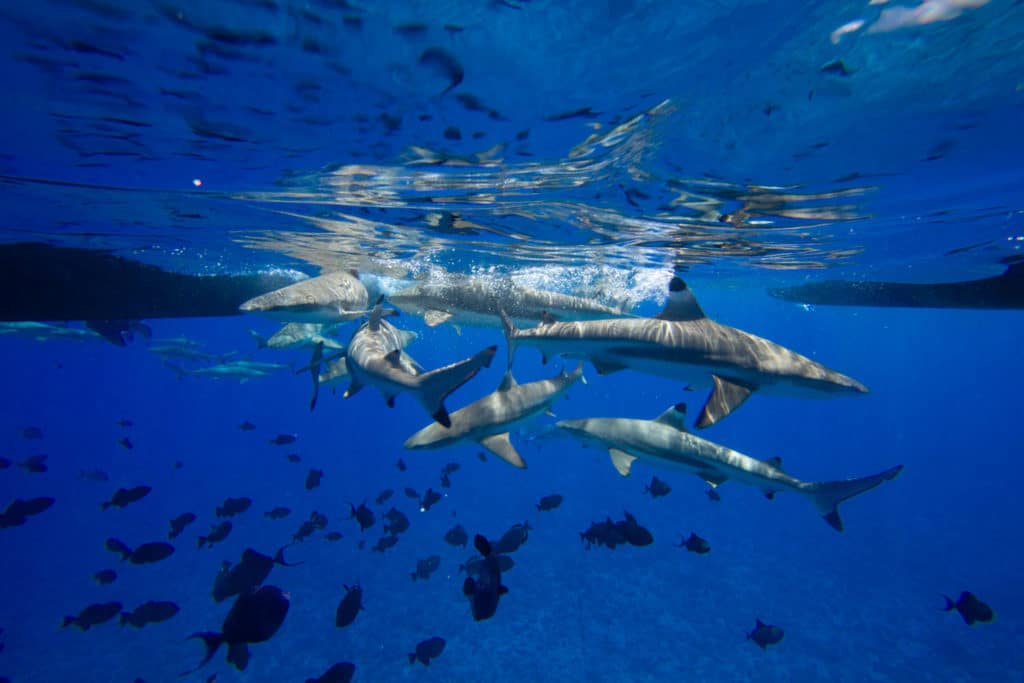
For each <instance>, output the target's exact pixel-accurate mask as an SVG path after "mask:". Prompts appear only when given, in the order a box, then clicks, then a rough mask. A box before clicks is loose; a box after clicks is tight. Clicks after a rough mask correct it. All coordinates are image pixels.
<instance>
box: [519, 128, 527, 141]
mask: <svg viewBox="0 0 1024 683" xmlns="http://www.w3.org/2000/svg"><path fill="white" fill-rule="evenodd" d="M528 137H530V129H529V128H524V129H523V130H521V131H519V132H518V133H516V140H517V141H519V142H522V141H523V140H525V139H526V138H528Z"/></svg>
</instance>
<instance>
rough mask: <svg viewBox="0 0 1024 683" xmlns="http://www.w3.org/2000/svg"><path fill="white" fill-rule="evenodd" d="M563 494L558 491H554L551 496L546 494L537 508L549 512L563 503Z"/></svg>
mask: <svg viewBox="0 0 1024 683" xmlns="http://www.w3.org/2000/svg"><path fill="white" fill-rule="evenodd" d="M562 500H563V498H562V496H561V495H560V494H557V493H552V494H551V495H550V496H544V497H543V498H541V499H540V503H538V504H537V509H538V510H540V511H541V512H548V511H550V510H554V509H555V508H557V507H558V506H559V505H561V504H562Z"/></svg>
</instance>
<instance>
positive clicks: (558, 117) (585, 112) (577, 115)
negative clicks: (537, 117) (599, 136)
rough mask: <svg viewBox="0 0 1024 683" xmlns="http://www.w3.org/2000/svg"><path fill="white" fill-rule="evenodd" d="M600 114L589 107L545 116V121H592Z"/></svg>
mask: <svg viewBox="0 0 1024 683" xmlns="http://www.w3.org/2000/svg"><path fill="white" fill-rule="evenodd" d="M600 115H601V114H600V113H598V112H596V111H593V110H592V109H591V108H590V107H581V108H579V109H573V110H572V111H563V112H561V113H558V114H551V115H550V116H545V117H544V120H545V121H568V120H569V119H594V118H597V117H598V116H600Z"/></svg>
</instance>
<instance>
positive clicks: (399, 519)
mask: <svg viewBox="0 0 1024 683" xmlns="http://www.w3.org/2000/svg"><path fill="white" fill-rule="evenodd" d="M384 517H385V518H386V519H387V520H388V523H387V524H385V525H384V533H386V534H391V535H395V534H400V533H403V532H404V531H407V530H408V529H409V518H408V517H406V516H405V513H404V512H402V511H401V510H399V509H398V508H391V509H390V510H388V511H387V512H385V513H384Z"/></svg>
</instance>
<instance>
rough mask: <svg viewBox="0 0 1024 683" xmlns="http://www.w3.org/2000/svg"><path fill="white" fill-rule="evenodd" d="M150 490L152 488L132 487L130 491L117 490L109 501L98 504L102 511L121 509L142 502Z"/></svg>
mask: <svg viewBox="0 0 1024 683" xmlns="http://www.w3.org/2000/svg"><path fill="white" fill-rule="evenodd" d="M152 490H153V488H152V487H150V486H133V487H132V488H130V489H118V490H117V491H115V492H114V495H113V496H111V498H110V500H108V501H107V502H105V503H101V504H100V508H102V509H104V510H106V509H107V508H109V507H119V508H123V507H124V506H126V505H131V504H132V503H136V502H138V501H140V500H142V499H143V498H145V497H146V496H147V495H149V492H150V491H152Z"/></svg>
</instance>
